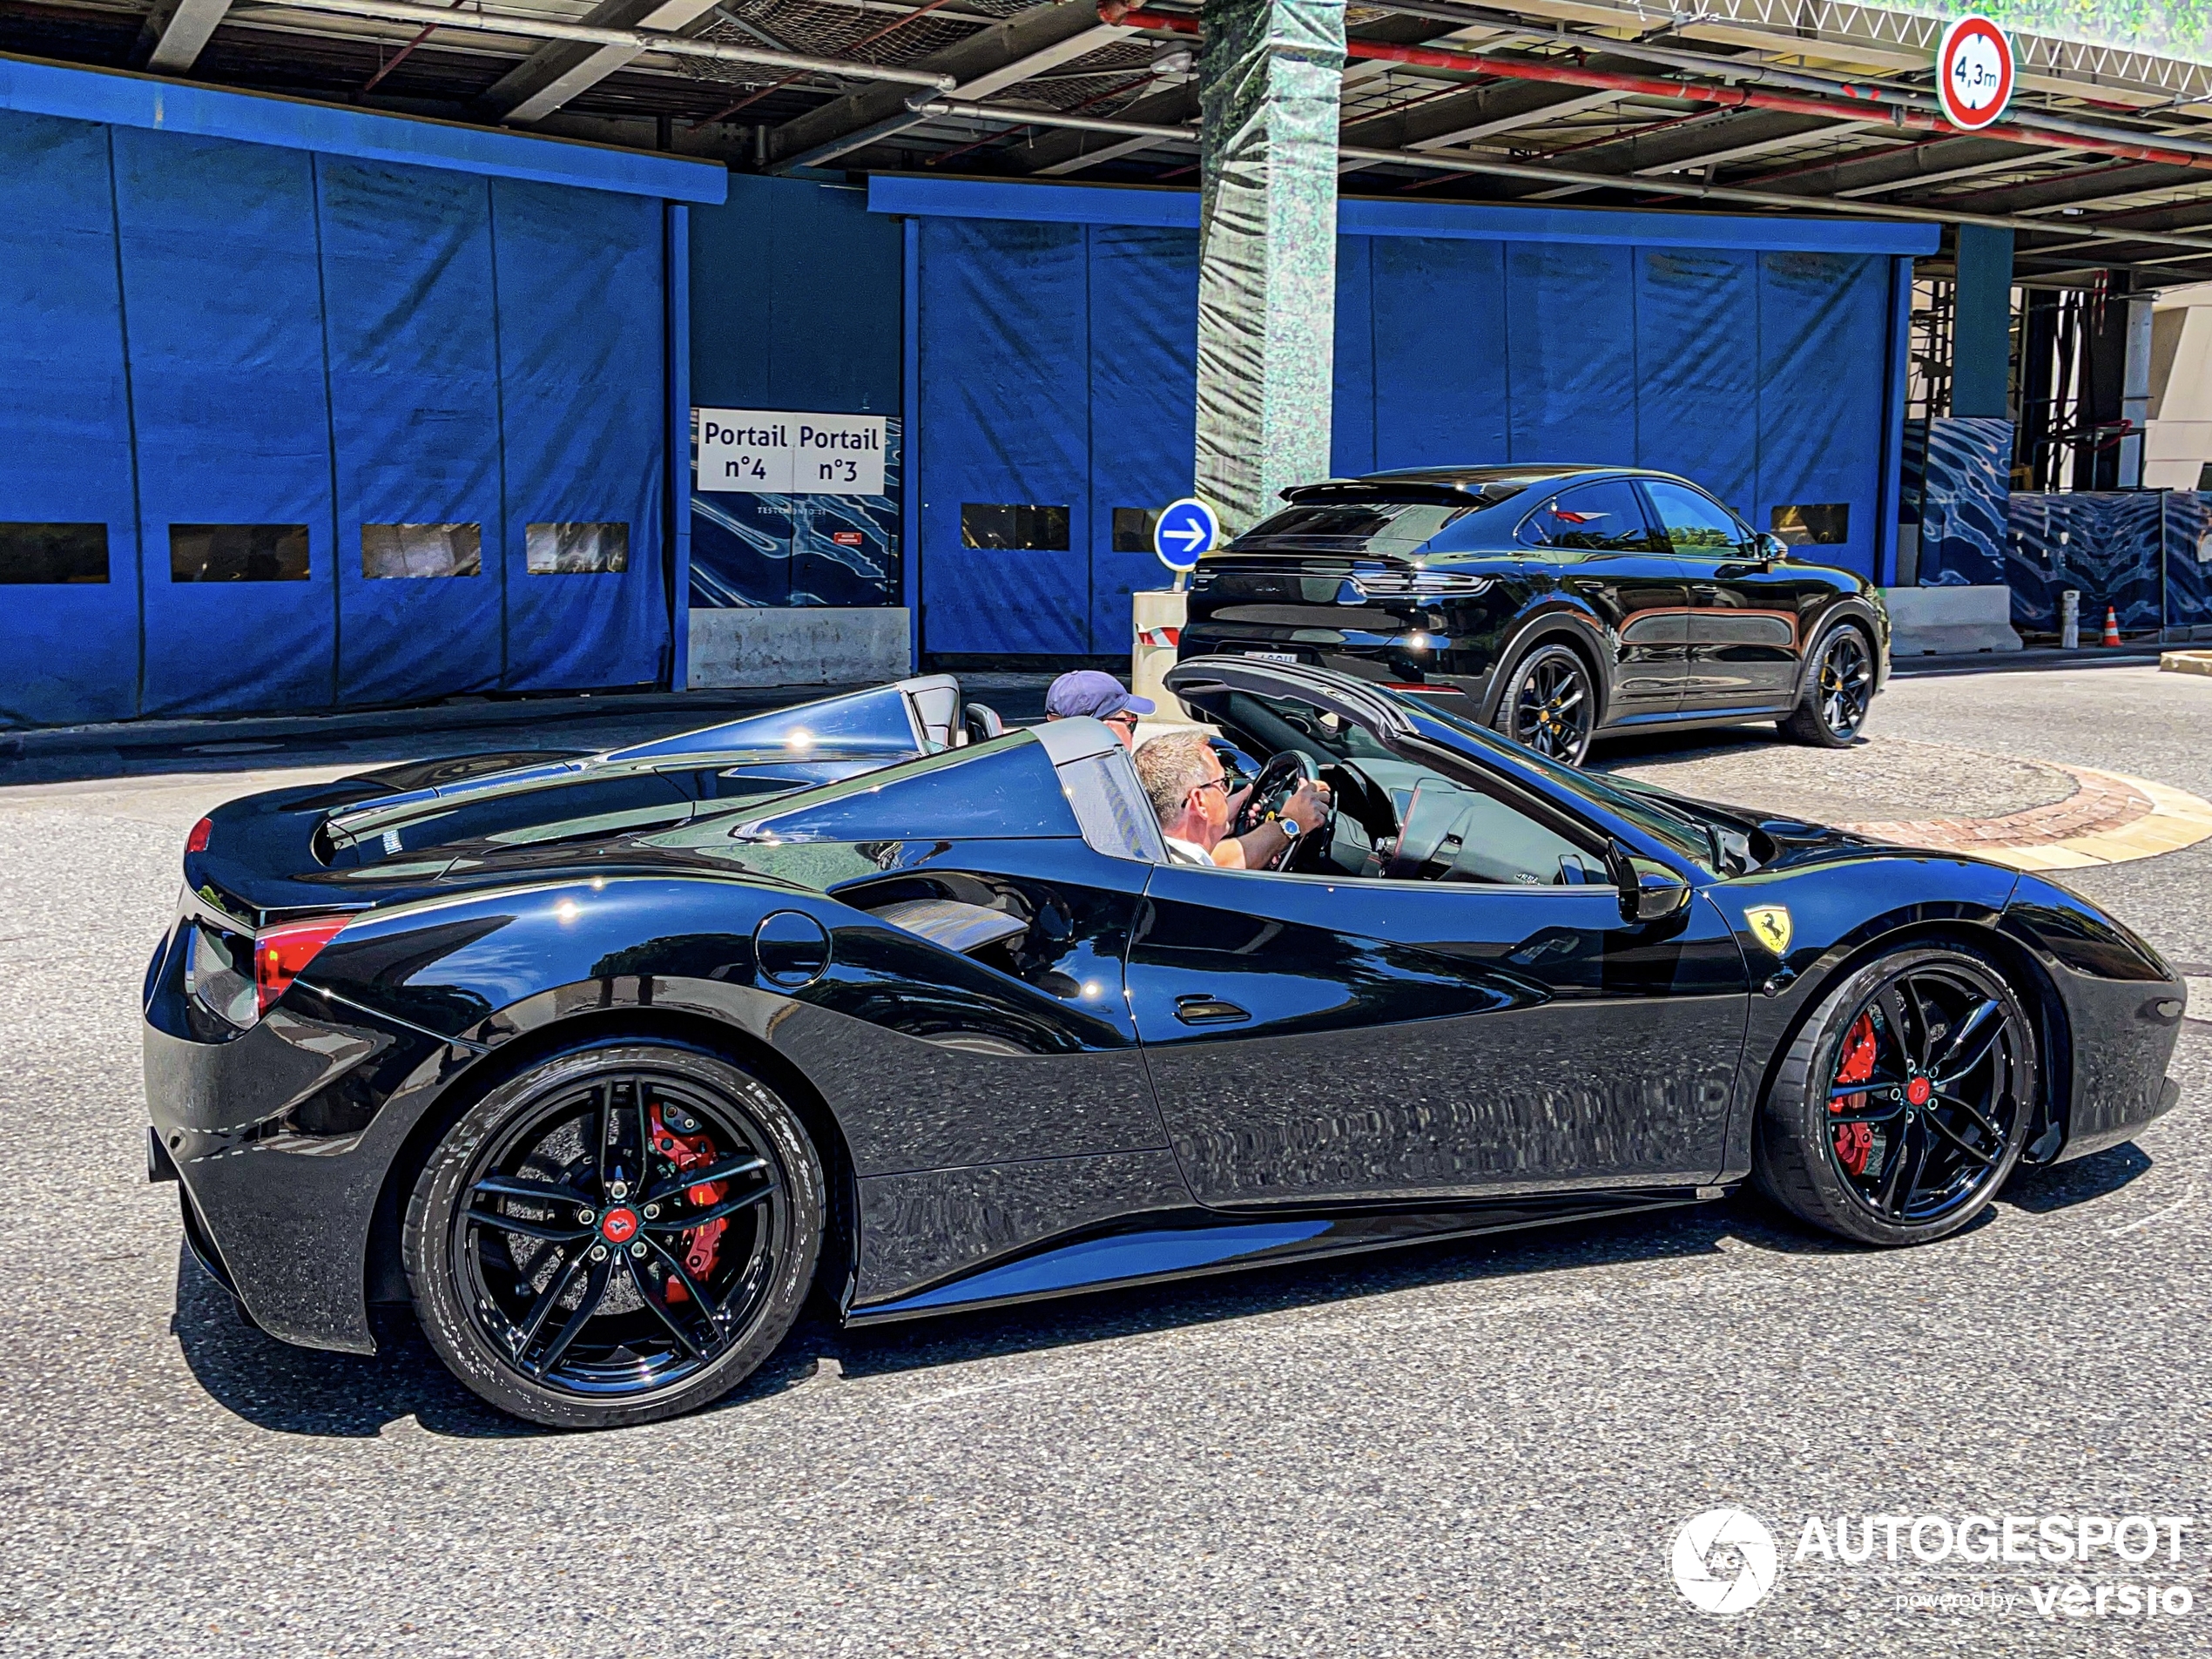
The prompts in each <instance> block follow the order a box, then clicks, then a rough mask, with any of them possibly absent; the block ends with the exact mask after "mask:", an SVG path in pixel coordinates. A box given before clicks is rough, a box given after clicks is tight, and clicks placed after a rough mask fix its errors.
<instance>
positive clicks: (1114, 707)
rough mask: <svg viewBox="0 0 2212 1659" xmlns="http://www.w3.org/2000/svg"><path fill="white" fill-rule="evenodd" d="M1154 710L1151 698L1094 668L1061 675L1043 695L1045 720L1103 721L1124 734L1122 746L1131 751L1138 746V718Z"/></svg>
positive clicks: (1122, 735)
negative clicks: (1081, 719) (1141, 695)
mask: <svg viewBox="0 0 2212 1659" xmlns="http://www.w3.org/2000/svg"><path fill="white" fill-rule="evenodd" d="M1151 711H1152V699H1151V698H1149V697H1137V696H1136V695H1134V694H1133V693H1131V692H1130V691H1127V690H1125V689H1123V685H1122V683H1121V681H1119V680H1117V679H1116V678H1114V677H1113V676H1112V675H1111V674H1102V673H1100V672H1099V671H1097V670H1096V669H1095V668H1079V669H1077V670H1076V671H1074V672H1073V673H1069V674H1062V676H1061V677H1060V678H1058V679H1056V680H1055V681H1053V682H1052V685H1051V686H1050V687H1049V689H1048V690H1047V691H1046V692H1045V694H1044V718H1046V719H1048V720H1073V719H1079V718H1082V716H1084V715H1089V717H1090V718H1092V719H1094V720H1103V721H1105V722H1106V724H1107V725H1110V726H1112V727H1113V728H1114V730H1115V731H1116V732H1118V733H1120V734H1121V739H1122V745H1123V747H1124V748H1128V749H1134V748H1136V721H1137V717H1138V716H1139V715H1144V714H1150V713H1151Z"/></svg>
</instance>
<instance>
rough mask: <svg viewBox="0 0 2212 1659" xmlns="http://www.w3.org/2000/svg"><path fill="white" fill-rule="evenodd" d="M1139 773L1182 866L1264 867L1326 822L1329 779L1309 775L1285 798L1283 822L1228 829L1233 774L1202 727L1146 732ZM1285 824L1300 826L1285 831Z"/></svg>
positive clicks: (1162, 830) (1172, 852)
mask: <svg viewBox="0 0 2212 1659" xmlns="http://www.w3.org/2000/svg"><path fill="white" fill-rule="evenodd" d="M1136 779H1137V781H1138V782H1139V783H1140V784H1142V785H1143V786H1144V793H1145V795H1146V796H1147V797H1148V798H1149V799H1150V801H1151V803H1152V810H1153V811H1154V812H1155V813H1157V814H1159V819H1160V833H1161V834H1162V835H1163V836H1164V837H1165V838H1166V840H1167V844H1168V857H1169V858H1170V859H1172V860H1174V861H1175V862H1176V863H1177V864H1212V865H1217V866H1218V867H1221V868H1222V869H1224V870H1264V869H1266V868H1269V867H1271V866H1272V865H1273V864H1274V862H1275V860H1277V859H1279V858H1280V857H1282V855H1283V854H1284V853H1285V852H1287V851H1289V850H1290V845H1291V840H1293V839H1294V837H1295V836H1296V835H1299V834H1304V833H1307V832H1309V831H1312V830H1316V829H1318V828H1319V827H1320V826H1322V825H1324V824H1325V823H1327V822H1328V820H1329V786H1328V785H1326V784H1325V783H1318V782H1315V781H1313V780H1312V779H1306V780H1304V781H1301V782H1300V783H1299V785H1298V788H1297V790H1296V792H1293V793H1292V794H1291V798H1290V799H1289V800H1287V801H1285V803H1284V805H1283V812H1282V819H1281V821H1279V822H1272V823H1266V824H1262V825H1261V826H1259V827H1258V829H1255V830H1251V831H1250V832H1248V833H1245V834H1244V835H1241V836H1232V835H1231V834H1230V833H1229V820H1230V817H1231V813H1233V811H1234V810H1235V808H1234V806H1233V805H1232V803H1231V799H1230V796H1229V779H1228V776H1227V775H1226V774H1225V773H1224V772H1223V771H1222V766H1221V757H1220V756H1219V755H1217V754H1216V753H1215V752H1213V745H1211V743H1209V742H1208V741H1207V738H1206V734H1205V733H1204V732H1167V733H1165V734H1164V735H1163V736H1160V737H1157V738H1147V739H1146V740H1145V744H1144V746H1143V748H1141V749H1139V750H1138V751H1137V752H1136ZM1285 823H1288V824H1291V825H1294V826H1296V828H1295V830H1291V829H1285V827H1284V824H1285Z"/></svg>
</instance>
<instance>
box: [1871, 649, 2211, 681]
mask: <svg viewBox="0 0 2212 1659" xmlns="http://www.w3.org/2000/svg"><path fill="white" fill-rule="evenodd" d="M2172 655H2175V653H2173V652H2163V653H2161V651H2160V650H2159V648H2158V647H2157V646H2156V645H2154V644H2142V645H2085V646H2083V647H2082V648H2081V649H2080V650H2079V651H2060V650H2058V649H2056V648H2055V647H2042V646H2039V647H2035V648H2033V649H2030V650H2027V651H1968V652H1963V653H1952V654H1946V655H1940V656H1937V655H1931V656H1926V657H1898V656H1897V655H1895V654H1894V653H1892V656H1891V658H1890V678H1892V679H1893V680H1900V679H1920V678H1932V677H1933V676H1936V675H1939V674H2024V673H2031V672H2033V671H2038V670H2044V669H2067V668H2148V667H2149V666H2150V665H2151V664H2154V663H2158V664H2161V666H2162V665H2163V658H2165V657H2167V656H2172Z"/></svg>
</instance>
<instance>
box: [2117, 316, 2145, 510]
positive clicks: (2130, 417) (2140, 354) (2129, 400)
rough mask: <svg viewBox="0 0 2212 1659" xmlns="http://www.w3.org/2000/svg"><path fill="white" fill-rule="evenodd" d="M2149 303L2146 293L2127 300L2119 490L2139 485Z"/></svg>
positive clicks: (2121, 394) (2141, 480) (2141, 472)
mask: <svg viewBox="0 0 2212 1659" xmlns="http://www.w3.org/2000/svg"><path fill="white" fill-rule="evenodd" d="M2151 325H2152V301H2151V299H2150V296H2149V295H2148V294H2145V295H2142V296H2141V297H2140V298H2137V299H2132V300H2128V363H2127V368H2126V370H2125V372H2124V374H2122V376H2121V385H2120V418H2121V420H2123V421H2127V423H2128V435H2127V436H2126V437H2124V438H2122V439H2121V441H2120V487H2121V489H2135V488H2137V487H2138V486H2140V485H2141V483H2142V482H2143V435H2144V433H2145V432H2146V431H2148V429H2149V427H2150V356H2151Z"/></svg>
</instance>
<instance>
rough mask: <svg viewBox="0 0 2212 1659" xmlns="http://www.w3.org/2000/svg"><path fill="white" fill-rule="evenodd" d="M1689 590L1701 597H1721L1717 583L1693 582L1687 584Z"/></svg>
mask: <svg viewBox="0 0 2212 1659" xmlns="http://www.w3.org/2000/svg"><path fill="white" fill-rule="evenodd" d="M1689 590H1690V591H1691V592H1692V593H1694V594H1696V596H1697V597H1699V598H1701V599H1717V598H1719V597H1721V590H1720V587H1719V584H1718V583H1712V582H1693V583H1690V584H1689Z"/></svg>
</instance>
